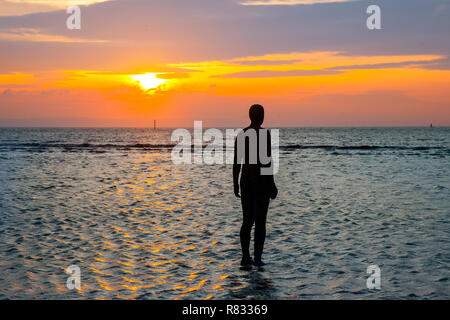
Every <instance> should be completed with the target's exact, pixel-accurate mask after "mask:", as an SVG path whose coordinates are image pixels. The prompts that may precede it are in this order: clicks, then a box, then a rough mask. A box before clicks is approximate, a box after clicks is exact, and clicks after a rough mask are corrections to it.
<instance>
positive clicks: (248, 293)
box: [228, 271, 277, 300]
mask: <svg viewBox="0 0 450 320" xmlns="http://www.w3.org/2000/svg"><path fill="white" fill-rule="evenodd" d="M229 280H230V284H229V285H228V286H229V295H230V297H229V298H230V299H253V300H275V299H277V296H276V293H277V289H276V287H275V286H274V284H273V282H272V280H271V279H270V278H266V277H265V276H264V273H261V272H257V271H250V272H248V273H247V272H246V273H245V274H244V276H243V277H230V278H229Z"/></svg>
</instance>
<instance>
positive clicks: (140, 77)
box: [130, 73, 168, 90]
mask: <svg viewBox="0 0 450 320" xmlns="http://www.w3.org/2000/svg"><path fill="white" fill-rule="evenodd" d="M158 74H159V73H144V74H137V75H132V76H130V77H131V79H132V80H133V81H136V82H138V83H139V85H140V86H141V87H142V89H144V90H150V89H156V88H157V87H159V86H160V85H162V84H163V83H164V82H166V81H168V80H164V79H159V78H157V75H158Z"/></svg>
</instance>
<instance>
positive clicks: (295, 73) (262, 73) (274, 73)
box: [215, 69, 342, 78]
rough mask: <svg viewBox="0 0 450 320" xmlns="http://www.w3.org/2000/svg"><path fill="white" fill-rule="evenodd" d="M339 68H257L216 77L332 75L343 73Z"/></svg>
mask: <svg viewBox="0 0 450 320" xmlns="http://www.w3.org/2000/svg"><path fill="white" fill-rule="evenodd" d="M341 73H342V72H340V71H337V70H329V69H320V70H302V69H299V70H281V71H280V70H256V71H242V72H235V73H228V74H223V75H218V76H215V77H216V78H278V77H311V76H331V75H337V74H341Z"/></svg>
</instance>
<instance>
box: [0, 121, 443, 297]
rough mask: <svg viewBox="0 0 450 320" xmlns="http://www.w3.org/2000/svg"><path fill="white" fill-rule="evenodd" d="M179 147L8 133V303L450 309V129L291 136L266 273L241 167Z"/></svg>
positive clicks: (4, 168)
mask: <svg viewBox="0 0 450 320" xmlns="http://www.w3.org/2000/svg"><path fill="white" fill-rule="evenodd" d="M171 132H172V129H157V130H153V128H0V240H1V241H0V273H1V275H2V276H1V277H0V299H167V300H172V299H414V298H417V299H419V298H420V299H449V298H450V290H449V288H450V286H449V277H450V269H449V267H448V265H449V262H450V236H449V235H450V225H449V217H450V210H449V208H450V180H449V176H450V166H449V159H450V128H448V127H442V128H439V127H434V128H412V127H411V128H281V129H280V166H279V172H278V174H277V175H276V177H275V181H276V183H277V186H278V189H279V195H278V198H277V199H276V200H274V201H272V202H271V204H270V208H269V213H268V220H267V239H266V245H265V250H264V255H263V259H264V261H265V262H266V263H267V266H266V267H265V268H264V270H263V271H258V270H256V269H253V270H251V271H243V270H240V268H239V262H240V259H241V251H240V244H239V228H240V224H241V221H242V211H241V207H240V201H239V199H237V198H236V197H235V196H234V194H233V186H232V176H231V170H232V168H231V166H230V165H226V164H224V165H206V164H201V165H195V164H192V165H191V164H178V165H176V164H174V163H173V162H172V161H171V149H172V147H173V145H174V142H172V141H171V140H170V136H171ZM251 248H252V247H251ZM71 265H76V266H78V267H79V268H80V271H81V277H80V278H81V288H80V289H78V290H69V289H68V288H67V287H66V281H67V278H68V277H69V275H68V274H67V273H66V272H65V270H66V268H68V267H69V266H71ZM370 265H378V266H379V267H380V270H381V289H380V290H370V289H368V288H367V287H366V280H367V278H368V277H369V274H367V273H366V270H367V268H368V267H369V266H370Z"/></svg>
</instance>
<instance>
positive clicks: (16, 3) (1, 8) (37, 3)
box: [0, 0, 107, 16]
mask: <svg viewBox="0 0 450 320" xmlns="http://www.w3.org/2000/svg"><path fill="white" fill-rule="evenodd" d="M105 1H107V0H0V16H13V15H25V14H30V13H37V12H48V11H54V10H58V9H62V8H68V7H70V6H75V5H77V6H81V5H89V4H93V3H98V2H105Z"/></svg>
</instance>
